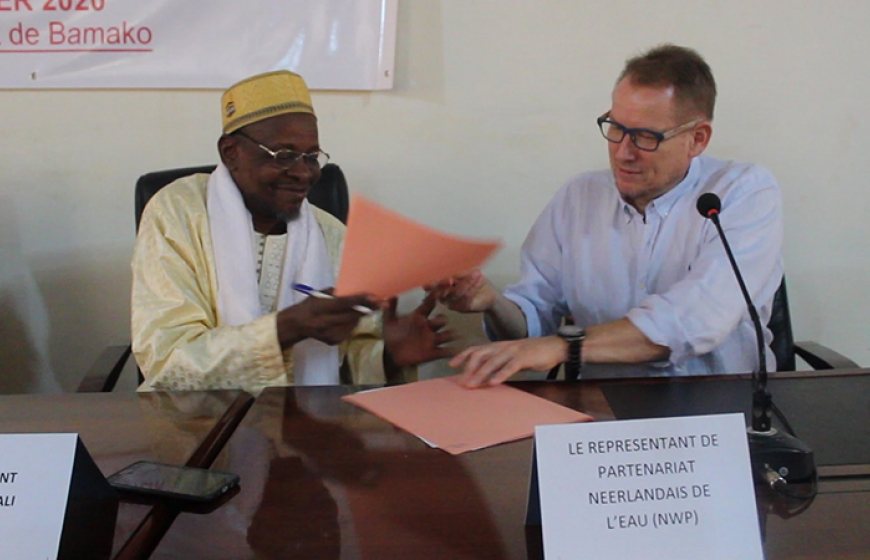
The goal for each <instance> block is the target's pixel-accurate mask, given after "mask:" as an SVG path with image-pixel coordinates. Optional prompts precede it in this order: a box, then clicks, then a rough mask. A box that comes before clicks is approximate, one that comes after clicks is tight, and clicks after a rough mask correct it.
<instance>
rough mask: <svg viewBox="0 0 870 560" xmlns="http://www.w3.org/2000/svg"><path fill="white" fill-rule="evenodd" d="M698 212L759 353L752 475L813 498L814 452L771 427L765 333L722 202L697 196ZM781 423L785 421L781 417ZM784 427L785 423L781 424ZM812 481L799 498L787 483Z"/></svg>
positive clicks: (751, 434)
mask: <svg viewBox="0 0 870 560" xmlns="http://www.w3.org/2000/svg"><path fill="white" fill-rule="evenodd" d="M697 207H698V212H700V214H701V215H702V216H703V217H705V218H707V219H709V220H710V221H711V222H713V225H714V226H715V227H716V231H718V232H719V239H721V240H722V245H723V246H724V247H725V253H726V254H727V255H728V260H729V262H730V263H731V269H732V270H733V271H734V275H735V276H736V277H737V283H738V284H739V285H740V291H741V292H742V294H743V299H744V300H745V301H746V307H747V309H748V311H749V317H750V319H751V320H752V324H753V326H754V327H755V339H756V343H757V351H758V371H754V372H752V389H753V392H752V422H751V425H750V427H749V428H748V430H747V432H748V435H749V455H750V458H751V461H752V471H753V476H755V478H756V480H758V481H759V482H762V483H765V484H767V485H769V486H770V487H771V488H772V489H773V490H775V491H777V492H780V493H783V494H786V495H789V496H791V497H800V498H810V497H813V496H814V495H815V477H816V466H815V461H814V459H813V452H812V450H811V449H810V448H809V446H807V444H806V443H804V442H803V441H801V440H800V439H798V438H797V437H796V436H794V435H793V434H791V435H790V434H787V433H785V432H781V431H779V430H777V429H776V428H774V427H772V426H771V410H773V409H774V408H775V407H774V405H773V398H772V397H771V395H770V391H768V390H767V358H766V351H765V345H764V334H763V330H762V328H761V320H760V319H759V317H758V311H757V310H756V309H755V305H753V303H752V298H751V297H750V296H749V290H747V289H746V284H745V282H744V281H743V275H742V274H740V268H739V267H738V266H737V261H736V260H735V259H734V254H733V253H732V252H731V247H730V245H729V244H728V240H727V238H726V237H725V232H724V231H723V230H722V225H721V224H720V223H719V212H720V210H721V207H722V203H721V201H720V200H719V197H718V196H716V195H715V194H714V193H704V194H702V195H701V196H700V197H698V203H697ZM783 420H785V419H784V418H783ZM783 424H784V425H788V422H786V421H784V422H783ZM793 482H794V483H797V482H813V488H812V491H811V492H810V494H809V495H806V496H804V495H798V494H794V493H792V492H791V489H790V488H789V483H793Z"/></svg>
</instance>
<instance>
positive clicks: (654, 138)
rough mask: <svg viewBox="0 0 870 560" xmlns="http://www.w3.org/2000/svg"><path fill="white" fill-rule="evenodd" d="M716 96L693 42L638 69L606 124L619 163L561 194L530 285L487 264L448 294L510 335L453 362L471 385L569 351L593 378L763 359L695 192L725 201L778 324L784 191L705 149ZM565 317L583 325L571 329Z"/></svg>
mask: <svg viewBox="0 0 870 560" xmlns="http://www.w3.org/2000/svg"><path fill="white" fill-rule="evenodd" d="M715 98H716V85H715V81H714V79H713V75H712V72H711V71H710V68H709V66H708V65H707V64H706V62H704V60H703V58H701V56H700V55H698V54H697V53H696V52H694V51H692V50H690V49H687V48H683V47H677V46H673V45H664V46H661V47H657V48H654V49H652V50H651V51H649V52H647V53H645V54H643V55H641V56H638V57H635V58H633V59H630V60H629V61H628V62H627V63H626V66H625V69H624V70H623V71H622V73H621V74H620V76H619V79H618V80H617V83H616V86H615V87H614V90H613V95H612V104H611V108H610V110H609V111H607V112H606V113H604V114H603V115H602V116H601V117H599V118H598V126H599V128H600V130H601V133H602V135H603V136H604V138H605V139H606V140H607V146H608V152H609V159H610V170H607V171H598V172H591V173H586V174H583V175H580V176H578V177H575V178H573V179H572V180H570V181H569V182H568V183H567V184H566V185H565V186H564V187H563V188H562V189H561V190H560V191H559V192H558V193H557V194H556V196H555V197H554V199H553V200H552V201H551V202H550V204H549V205H548V206H547V208H546V209H545V210H544V212H543V213H542V214H541V216H540V217H539V218H538V220H537V222H536V223H535V225H534V226H533V227H532V230H531V231H530V233H529V235H528V237H527V239H526V241H525V243H524V245H523V250H522V263H521V264H522V274H521V279H520V281H519V282H518V283H516V284H514V285H512V286H509V287H508V288H507V290H505V292H504V294H501V293H499V292H498V291H497V290H496V289H495V288H494V287H493V286H492V285H491V284H490V283H489V282H488V281H487V280H486V279H485V278H484V277H483V276H482V275H481V274H480V272H479V271H474V272H472V273H470V274H467V275H464V276H460V277H456V278H453V279H450V280H449V281H445V282H442V283H440V284H439V285H438V286H437V287H435V289H434V290H433V292H434V293H435V294H436V295H437V296H438V297H439V299H440V300H441V301H443V302H444V303H446V304H447V305H448V306H450V307H451V308H452V309H454V310H458V311H463V312H483V313H484V317H485V321H484V322H485V328H486V330H487V334H488V335H489V336H490V338H491V339H501V340H502V341H501V342H496V343H493V344H488V345H484V346H478V347H473V348H470V349H468V350H466V351H464V352H462V353H460V354H459V355H457V356H456V357H454V359H453V360H452V361H451V365H453V366H454V367H461V368H462V374H463V376H464V381H465V383H466V384H467V385H468V386H477V385H480V384H495V383H500V382H502V381H505V380H506V379H508V378H509V377H510V376H512V375H513V374H514V373H516V372H518V371H520V370H523V369H535V370H547V369H550V368H552V367H553V366H555V365H558V364H559V363H562V362H565V361H566V360H567V359H568V357H569V348H573V349H574V351H575V352H577V353H579V354H580V360H581V361H582V363H583V364H586V365H584V369H583V376H586V377H590V376H619V375H700V374H708V373H738V372H748V371H752V370H754V369H755V368H756V367H757V355H756V351H755V348H756V342H755V340H756V339H755V334H754V330H753V327H752V322H751V320H750V318H749V316H748V313H747V311H746V306H745V304H744V302H743V299H742V297H741V293H740V290H739V288H738V286H737V283H736V281H735V278H734V274H733V272H732V270H731V268H730V265H729V263H728V260H727V257H726V254H725V252H724V250H723V247H722V244H721V240H720V239H718V234H717V232H716V231H715V229H714V227H713V225H712V224H711V223H710V222H709V221H708V220H705V219H704V218H703V217H702V216H700V215H699V213H698V212H697V210H696V201H697V198H698V196H700V195H701V194H702V193H705V192H714V193H716V194H717V195H718V196H719V197H720V198H721V200H722V215H721V219H722V223H723V225H724V228H725V231H726V235H727V236H728V239H729V242H730V244H731V247H732V249H733V250H734V253H735V256H736V259H737V261H738V263H739V264H740V266H741V268H742V271H743V274H744V277H745V280H746V284H747V287H748V289H749V293H750V295H751V296H752V298H753V300H754V302H755V304H756V306H757V307H758V310H759V315H760V317H761V320H762V323H763V324H767V321H768V319H769V317H770V311H771V305H772V301H773V296H774V293H775V292H776V289H777V287H778V286H779V283H780V281H781V278H782V263H781V255H780V253H781V245H782V210H781V200H780V192H779V187H778V185H777V183H776V181H775V180H774V178H773V177H772V176H771V174H770V173H769V172H767V171H766V170H765V169H763V168H761V167H759V166H756V165H752V164H741V163H734V162H726V161H720V160H715V159H713V158H709V157H706V156H702V155H701V154H702V153H703V152H704V150H705V149H706V147H707V145H708V143H709V142H710V137H711V135H712V131H713V128H712V120H713V107H714V105H715ZM566 317H570V318H572V319H573V321H574V322H575V323H576V325H577V326H578V327H579V328H575V329H574V332H566V331H562V333H561V334H562V336H558V335H557V331H558V330H559V329H560V324H561V323H562V320H563V319H564V318H566ZM771 338H772V335H771V333H770V332H769V331H767V332H765V339H766V342H767V343H768V344H769V342H770V340H771ZM767 362H768V364H772V363H773V356H772V353H770V352H768V357H767ZM596 364H603V365H604V366H603V367H601V366H596Z"/></svg>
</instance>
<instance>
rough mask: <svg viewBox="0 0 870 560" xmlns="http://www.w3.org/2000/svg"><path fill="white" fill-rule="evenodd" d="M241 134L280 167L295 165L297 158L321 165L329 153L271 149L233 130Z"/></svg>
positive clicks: (307, 163) (314, 165) (242, 133)
mask: <svg viewBox="0 0 870 560" xmlns="http://www.w3.org/2000/svg"><path fill="white" fill-rule="evenodd" d="M234 134H237V135H239V136H241V137H242V138H244V139H246V140H249V141H251V142H253V143H254V144H256V145H257V147H258V148H260V149H261V150H263V152H265V153H267V154H269V156H270V157H271V158H272V160H273V161H274V163H275V165H278V166H280V167H284V168H289V167H293V166H294V165H296V163H297V162H298V161H299V160H302V161H303V162H304V163H305V165H307V166H309V167H323V166H324V165H326V164H327V163H328V162H329V154H327V153H326V152H324V151H323V150H317V151H316V152H308V153H303V152H296V151H293V150H288V149H287V148H280V149H278V150H271V149H269V148H267V147H266V146H264V145H262V144H260V143H259V142H258V141H256V140H254V139H253V138H251V137H250V136H248V135H247V134H245V133H244V132H242V131H241V130H237V131H236V132H234Z"/></svg>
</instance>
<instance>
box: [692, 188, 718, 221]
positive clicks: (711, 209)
mask: <svg viewBox="0 0 870 560" xmlns="http://www.w3.org/2000/svg"><path fill="white" fill-rule="evenodd" d="M697 206H698V212H700V213H701V215H702V216H704V217H705V218H712V217H713V216H715V215H717V214H718V213H719V210H721V209H722V201H721V200H719V197H718V196H716V194H715V193H711V192H708V193H704V194H702V195H701V196H699V197H698V205H697Z"/></svg>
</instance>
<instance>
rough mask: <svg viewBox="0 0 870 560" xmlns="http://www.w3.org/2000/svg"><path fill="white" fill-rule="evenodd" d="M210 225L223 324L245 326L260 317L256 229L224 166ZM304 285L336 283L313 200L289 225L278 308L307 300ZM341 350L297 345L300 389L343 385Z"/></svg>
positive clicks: (210, 197)
mask: <svg viewBox="0 0 870 560" xmlns="http://www.w3.org/2000/svg"><path fill="white" fill-rule="evenodd" d="M206 202H207V207H208V223H209V229H210V231H211V238H212V246H213V250H214V258H215V269H216V272H217V287H218V294H217V295H218V297H217V304H218V324H224V325H233V326H235V325H243V324H245V323H249V322H251V321H253V320H254V319H256V318H258V317H260V316H261V315H262V312H261V310H260V296H259V288H258V283H257V270H256V267H257V263H256V255H255V254H254V226H253V219H252V217H251V213H250V212H249V211H248V209H247V207H245V202H244V200H243V199H242V194H241V192H239V188H238V187H237V186H236V183H235V181H233V178H232V177H231V176H230V172H229V170H228V169H227V168H226V166H224V165H223V164H220V165H218V166H217V169H215V171H214V172H213V173H212V174H211V176H210V177H209V180H208V193H207V200H206ZM295 283H302V284H307V285H309V286H313V287H315V288H318V289H320V288H326V287H328V286H333V285H334V284H335V274H334V271H333V269H332V261H331V260H330V258H329V253H327V250H326V241H325V239H324V238H323V232H322V231H321V230H320V225H319V224H318V222H317V219H316V218H315V217H314V212H313V210H312V209H311V206H310V204H309V203H308V201H307V200H306V201H304V202H303V203H302V207H301V208H300V210H299V216H298V217H297V218H296V219H294V220H290V221H288V222H287V248H286V250H285V251H284V267H283V272H282V274H281V287H280V288H279V293H278V309H279V310H281V309H284V308H285V307H287V306H290V305H294V304H296V303H299V302H300V301H302V299H303V298H305V297H306V296H305V295H303V294H300V293H298V292H296V291H295V290H293V284H295ZM338 367H339V359H338V350H337V348H336V347H335V346H329V345H327V344H324V343H322V342H320V341H318V340H314V339H306V340H303V341H302V342H299V343H297V344H295V345H294V346H293V375H294V377H295V384H296V385H334V384H337V383H338Z"/></svg>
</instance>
